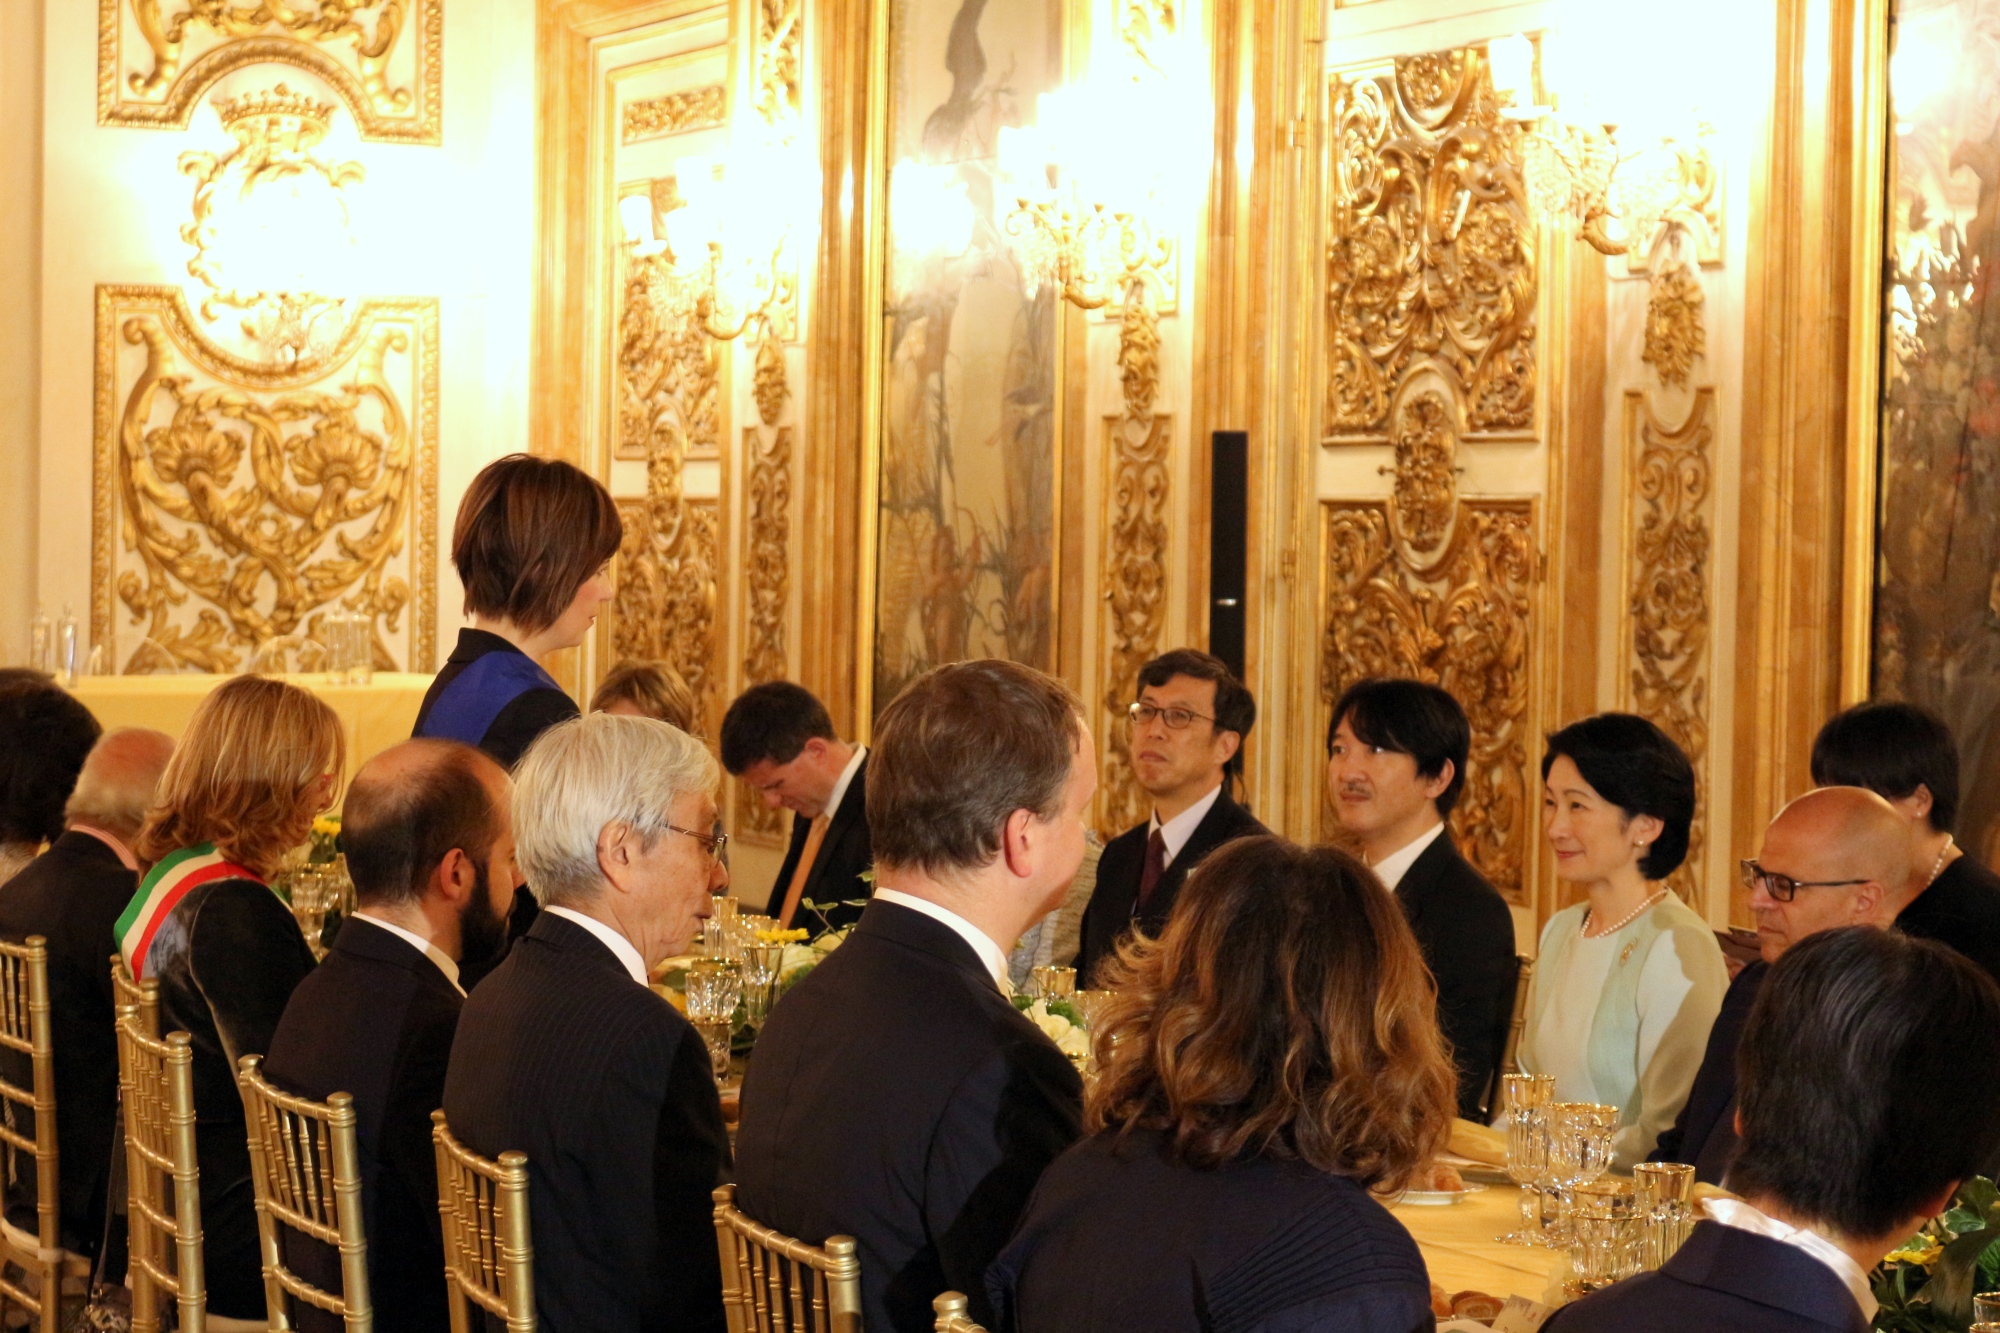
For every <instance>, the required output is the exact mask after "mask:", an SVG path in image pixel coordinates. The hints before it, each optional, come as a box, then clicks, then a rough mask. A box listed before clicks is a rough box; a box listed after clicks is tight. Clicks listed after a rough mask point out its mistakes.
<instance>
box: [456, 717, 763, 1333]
mask: <svg viewBox="0 0 2000 1333" xmlns="http://www.w3.org/2000/svg"><path fill="white" fill-rule="evenodd" d="M720 780H721V774H720V773H719V772H718V771H717V770H716V766H715V760H714V759H713V758H711V757H710V756H709V753H708V751H707V750H706V749H705V748H703V746H702V744H701V742H699V741H697V740H694V739H692V738H691V737H689V736H688V734H687V733H686V732H684V731H681V730H679V729H678V728H676V727H672V726H669V725H667V724H666V723H665V722H659V721H656V720H654V719H653V718H649V717H621V716H618V715H616V714H613V713H591V714H588V715H586V716H584V717H581V718H576V719H573V720H571V721H568V722H562V723H558V724H557V725H556V726H553V727H551V728H549V729H548V730H547V731H546V732H544V733H543V734H542V735H541V737H540V738H538V739H537V740H536V741H535V743H534V744H533V745H532V746H530V747H529V748H528V752H527V754H526V755H524V756H523V757H522V759H521V763H520V766H519V767H517V768H516V769H515V770H514V834H515V841H516V855H517V857H518V859H519V861H520V866H521V871H522V873H523V874H524V875H526V876H527V880H528V885H529V887H530V888H531V889H532V890H533V891H534V894H535V897H536V898H537V899H538V900H539V901H540V903H541V905H542V912H541V914H540V915H539V916H537V917H536V918H535V924H534V925H533V926H531V927H529V929H528V933H527V934H526V935H523V936H522V937H521V938H520V939H519V940H518V941H516V942H515V944H514V947H513V948H512V949H510V950H509V951H508V953H507V957H506V959H505V960H504V961H502V962H501V964H500V966H498V967H496V968H495V969H494V970H493V972H492V975H490V976H488V977H487V978H486V979H485V980H484V981H482V982H480V983H479V985H478V986H477V987H475V988H474V989H473V992H472V994H471V996H470V997H469V998H468V999H467V1000H466V1002H465V1009H464V1011H463V1012H462V1013H461V1014H460V1015H459V1019H458V1035H457V1037H456V1039H455V1040H454V1041H453V1042H452V1047H451V1066H450V1068H449V1069H448V1070H447V1071H446V1073H445V1082H444V1111H445V1116H446V1119H447V1120H448V1121H449V1123H450V1127H451V1131H452V1133H453V1134H454V1135H456V1136H457V1137H458V1139H459V1141H460V1142H462V1143H464V1144H465V1146H466V1147H468V1148H470V1149H471V1150H472V1151H474V1152H476V1153H479V1154H481V1155H482V1156H485V1157H498V1156H499V1155H500V1154H501V1153H503V1152H523V1153H526V1154H527V1156H528V1207H529V1226H530V1229H531V1231H532V1233H533V1240H534V1246H535V1274H534V1276H535V1311H536V1317H537V1319H538V1320H539V1321H540V1326H541V1328H542V1330H543V1333H660V1330H663V1329H673V1330H676V1333H681V1331H683V1330H684V1331H686V1333H720V1330H721V1329H722V1328H723V1314H722V1274H721V1268H720V1265H719V1263H718V1260H717V1257H716V1248H715V1229H714V1215H715V1203H714V1200H713V1199H712V1198H711V1197H710V1192H711V1191H712V1190H713V1189H714V1188H715V1187H716V1185H718V1184H719V1183H721V1180H722V1176H723V1172H724V1170H725V1168H726V1167H727V1165H728V1159H729V1147H728V1140H727V1139H726V1137H725V1136H724V1133H723V1127H722V1104H721V1100H720V1098H719V1097H718V1095H717V1093H716V1088H715V1075H714V1074H712V1073H711V1072H710V1071H709V1063H708V1048H707V1047H706V1046H704V1045H703V1044H702V1040H701V1037H700V1036H699V1035H698V1034H697V1033H696V1032H695V1030H694V1028H693V1027H691V1026H689V1024H688V1021H687V1020H686V1019H685V1018H683V1017H681V1016H680V1014H679V1013H678V1012H676V1011H675V1009H674V1007H673V1006H672V1005H670V1004H668V1003H667V1002H666V1001H665V1000H663V999H661V998H660V997H659V996H658V995H655V994H654V993H653V991H652V989H651V987H650V986H648V985H647V980H646V979H647V975H648V972H649V970H650V969H651V968H653V967H655V966H656V965H658V964H659V963H660V962H662V961H663V960H665V959H667V958H670V957H672V956H673V955H675V954H677V953H681V952H683V951H685V950H686V949H687V947H688V944H689V943H690V942H691V941H692V940H693V939H694V938H695V936H696V935H697V934H698V933H699V932H700V930H701V923H702V922H703V921H704V920H705V919H707V917H708V913H709V904H710V902H711V895H712V894H713V893H714V892H715V891H716V890H717V889H720V888H722V887H723V886H724V885H726V884H727V883H728V882H729V874H728V871H726V870H725V869H724V868H723V865H722V862H721V860H720V857H719V854H720V852H721V850H722V846H723V838H722V836H721V835H719V834H711V833H710V832H709V830H710V829H711V828H713V827H714V825H715V797H716V789H717V787H718V785H719V784H720Z"/></svg>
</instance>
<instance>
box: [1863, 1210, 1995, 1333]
mask: <svg viewBox="0 0 2000 1333" xmlns="http://www.w3.org/2000/svg"><path fill="white" fill-rule="evenodd" d="M1869 1280H1870V1283H1871V1284H1872V1286H1873V1288H1874V1291H1875V1299H1876V1300H1877V1301H1879V1302H1881V1309H1880V1310H1878V1311H1877V1312H1876V1315H1875V1327H1876V1328H1877V1329H1880V1330H1882V1333H1965V1330H1966V1328H1967V1327H1968V1326H1969V1325H1970V1323H1971V1319H1972V1294H1973V1293H1974V1292H1975V1291H1992V1290H1994V1289H1996V1288H2000V1187H1996V1186H1995V1185H1994V1183H1993V1182H1992V1181H1991V1180H1988V1179H1987V1178H1986V1177H1984V1176H1974V1177H1973V1178H1972V1179H1971V1180H1968V1181H1966V1182H1965V1184H1963V1185H1961V1186H1960V1187H1959V1190H1958V1194H1957V1196H1956V1197H1955V1198H1954V1199H1953V1200H1952V1207H1951V1210H1950V1211H1949V1212H1947V1213H1945V1214H1944V1216H1942V1217H1939V1218H1936V1219H1934V1220H1933V1221H1932V1222H1930V1223H1929V1224H1928V1225H1926V1226H1925V1227H1924V1229H1923V1230H1922V1231H1919V1232H1918V1233H1917V1234H1916V1235H1914V1236H1912V1237H1910V1239H1908V1240H1907V1241H1905V1242H1903V1244H1902V1245H1901V1246H1900V1247H1898V1248H1897V1249H1896V1250H1895V1251H1894V1252H1892V1253H1891V1254H1890V1255H1889V1256H1888V1257H1887V1258H1885V1259H1884V1260H1883V1261H1882V1262H1881V1264H1880V1265H1879V1266H1878V1267H1877V1268H1876V1269H1875V1271H1874V1273H1873V1274H1871V1275H1870V1279H1869Z"/></svg>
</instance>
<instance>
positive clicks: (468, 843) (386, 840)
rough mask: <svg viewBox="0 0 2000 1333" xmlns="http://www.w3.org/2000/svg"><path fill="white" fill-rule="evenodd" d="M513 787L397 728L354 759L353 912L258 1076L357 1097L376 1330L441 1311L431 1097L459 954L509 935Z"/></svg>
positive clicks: (350, 814) (314, 1272) (319, 1317)
mask: <svg viewBox="0 0 2000 1333" xmlns="http://www.w3.org/2000/svg"><path fill="white" fill-rule="evenodd" d="M512 797H513V788H512V784H511V783H510V782H509V781H508V780H507V771H506V770H505V769H503V768H501V767H500V765H499V764H497V763H495V762H494V761H493V760H492V759H491V758H489V757H488V756H487V755H486V754H485V753H484V752H483V751H480V750H475V749H473V748H472V747H471V746H469V745H463V744H460V743H459V742H457V741H443V740H414V741H405V742H404V743H403V744H401V745H397V746H394V747H392V748H390V749H387V750H384V751H383V752H382V753H381V754H378V755H376V756H375V757H374V758H373V759H371V760H369V761H368V762H367V763H366V764H365V765H363V766H362V769H361V771H360V772H359V773H357V774H356V775H355V777H354V784H353V785H352V786H351V787H349V788H348V791H347V803H346V806H345V808H344V810H343V811H342V818H341V828H340V845H341V847H342V848H343V849H344V850H345V852H346V853H347V868H348V872H349V873H350V874H351V875H352V876H353V878H354V901H355V910H354V914H353V915H352V916H350V917H348V918H347V920H346V921H345V922H344V923H342V925H341V927H340V933H339V934H338V935H336V936H335V937H334V941H333V948H332V949H331V950H330V951H329V952H328V953H327V956H326V960H325V961H324V962H322V963H321V964H320V965H319V966H318V967H317V968H315V969H314V970H313V972H312V974H311V975H310V976H308V977H307V978H306V979H305V980H304V981H301V982H300V983H299V987H298V989H297V990H295V991H293V992H292V998H291V1000H290V1002H289V1003H287V1004H286V1006H285V1012H284V1016H283V1017H282V1018H280V1019H279V1020H278V1030H277V1031H276V1032H275V1033H274V1034H273V1035H272V1037H271V1053H270V1054H269V1055H268V1056H267V1057H266V1058H265V1060H264V1074H265V1077H267V1078H268V1079H270V1081H271V1082H272V1083H274V1084H276V1085H277V1086H279V1087H282V1088H284V1089H286V1090H287V1091H289V1092H296V1093H299V1094H301V1095H303V1096H307V1097H311V1098H314V1099H316V1100H319V1101H324V1100H326V1099H327V1098H328V1097H330V1096H332V1095H333V1094H334V1093H336V1092H345V1093H348V1094H349V1095H351V1096H352V1097H353V1098H354V1116H355V1137H356V1139H357V1140H358V1143H359V1146H360V1149H361V1200H362V1213H363V1216H364V1217H365V1218H366V1220H367V1228H368V1283H369V1292H370V1295H371V1296H372V1298H373V1301H374V1306H375V1327H376V1328H377V1329H381V1330H384V1333H390V1331H392V1330H410V1331H411V1333H416V1331H417V1330H432V1331H434V1333H443V1330H444V1329H445V1328H446V1327H447V1324H448V1320H447V1318H446V1311H445V1291H444V1240H443V1236H442V1233H441V1231H440V1229H439V1224H438V1203H437V1159H436V1157H435V1156H434V1153H433V1150H432V1147H431V1112H432V1111H435V1110H436V1109H437V1108H438V1107H439V1106H441V1105H442V1104H443V1103H444V1074H445V1064H446V1062H447V1061H448V1060H449V1059H450V1058H451V1042H452V1035H453V1033H454V1032H456V1031H457V1028H458V1013H459V1009H460V1008H461V1006H463V1005H464V1003H465V993H464V992H463V991H462V990H460V989H459V974H458V965H459V962H460V960H462V959H483V958H488V957H491V956H493V955H495V954H498V953H499V952H501V950H503V949H504V948H505V947H506V943H507V913H508V911H509V910H510V909H511V908H512V906H513V903H514V887H515V885H516V883H518V881H519V879H520V877H519V876H518V875H517V874H515V872H514V830H513V819H512V816H511V813H510V810H509V802H510V801H511V800H512ZM292 1239H293V1238H292V1237H290V1236H289V1235H288V1236H287V1240H288V1242H289V1241H291V1240H292ZM288 1257H289V1259H290V1262H291V1263H292V1266H293V1267H294V1268H295V1269H297V1270H298V1272H299V1273H300V1274H301V1275H302V1276H304V1277H306V1278H307V1279H308V1280H309V1281H312V1282H315V1283H317V1284H319V1285H320V1286H321V1287H323V1288H325V1289H326V1290H329V1291H338V1290H339V1289H340V1287H339V1283H340V1264H339V1259H338V1256H337V1255H336V1254H335V1252H334V1251H333V1250H332V1249H330V1248H328V1247H326V1246H321V1245H318V1244H317V1243H315V1242H311V1241H302V1242H301V1243H300V1244H298V1245H296V1246H290V1247H288ZM293 1317H294V1319H296V1320H297V1321H298V1325H299V1327H300V1328H301V1329H305V1330H308V1331H310V1330H313V1329H316V1328H317V1329H325V1330H327V1331H328V1333H338V1330H339V1328H340V1321H339V1320H338V1319H336V1318H334V1317H333V1316H331V1315H329V1314H327V1313H325V1312H324V1311H321V1310H317V1309H313V1308H311V1307H309V1306H306V1305H304V1304H303V1303H297V1304H295V1305H294V1309H293Z"/></svg>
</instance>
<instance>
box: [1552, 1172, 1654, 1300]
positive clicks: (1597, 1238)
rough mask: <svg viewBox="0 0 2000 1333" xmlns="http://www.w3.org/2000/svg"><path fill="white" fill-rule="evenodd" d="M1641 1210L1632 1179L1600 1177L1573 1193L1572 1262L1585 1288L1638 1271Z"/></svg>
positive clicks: (1583, 1288) (1610, 1281)
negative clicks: (1605, 1178)
mask: <svg viewBox="0 0 2000 1333" xmlns="http://www.w3.org/2000/svg"><path fill="white" fill-rule="evenodd" d="M1640 1217H1641V1210H1640V1207H1639V1196H1638V1195H1637V1194H1636V1193H1635V1192H1634V1191H1633V1189H1632V1186H1631V1184H1630V1182H1627V1181H1622V1180H1597V1181H1591V1182H1589V1183H1587V1184H1581V1185H1578V1186H1576V1187H1575V1188H1574V1189H1573V1190H1572V1191H1571V1196H1570V1225H1571V1230H1572V1233H1573V1239H1572V1240H1571V1242H1570V1265H1571V1267H1572V1268H1573V1269H1574V1271H1575V1273H1576V1285H1577V1286H1578V1287H1579V1288H1580V1289H1581V1290H1583V1291H1595V1290H1597V1289H1598V1288H1599V1287H1608V1286H1610V1285H1611V1284H1612V1283H1613V1282H1616V1281H1618V1280H1619V1279H1621V1278H1625V1277H1629V1276H1631V1275H1632V1274H1633V1273H1635V1272H1637V1271H1638V1250H1639V1234H1640Z"/></svg>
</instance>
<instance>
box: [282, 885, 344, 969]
mask: <svg viewBox="0 0 2000 1333" xmlns="http://www.w3.org/2000/svg"><path fill="white" fill-rule="evenodd" d="M290 887H291V894H292V916H293V917H294V918H295V919H297V921H298V923H299V930H300V931H301V932H302V933H303V934H304V935H305V937H306V943H307V944H308V945H309V946H311V948H312V951H313V957H315V958H320V957H323V956H324V955H325V953H326V951H325V950H324V949H322V948H321V947H320V942H319V937H320V931H321V929H322V928H324V927H325V925H326V909H327V908H328V907H329V906H331V905H332V901H333V895H334V890H335V883H334V877H333V875H332V874H331V873H329V872H328V871H327V869H326V868H325V867H323V866H312V865H307V866H300V867H299V868H298V869H297V870H294V871H293V872H292V875H291V885H290Z"/></svg>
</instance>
